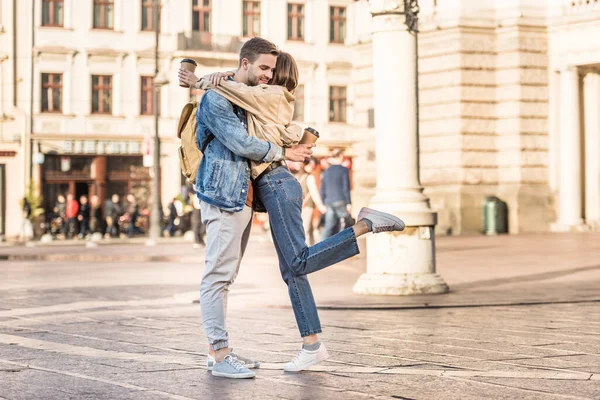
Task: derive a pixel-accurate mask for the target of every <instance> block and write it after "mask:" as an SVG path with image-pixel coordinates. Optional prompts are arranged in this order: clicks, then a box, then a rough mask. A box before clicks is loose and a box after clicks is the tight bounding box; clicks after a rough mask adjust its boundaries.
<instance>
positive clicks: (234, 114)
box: [179, 38, 312, 378]
mask: <svg viewBox="0 0 600 400" xmlns="http://www.w3.org/2000/svg"><path fill="white" fill-rule="evenodd" d="M278 54H279V53H278V51H277V47H276V46H275V45H274V44H272V43H271V42H269V41H267V40H264V39H261V38H253V39H250V40H249V41H248V42H246V43H245V44H244V46H243V47H242V50H241V52H240V65H239V68H238V70H237V71H236V73H235V75H234V77H233V79H234V80H236V81H238V82H241V83H245V84H247V85H251V86H254V85H258V84H266V83H268V82H269V80H270V79H271V78H272V76H273V70H274V68H275V63H276V61H277V56H278ZM179 79H180V80H181V81H183V82H186V83H187V84H189V85H190V86H193V85H194V84H195V80H196V77H195V76H194V75H193V74H192V73H190V72H189V71H184V70H180V71H179ZM197 122H198V128H197V129H198V130H197V134H196V140H197V143H198V147H199V148H201V149H202V148H204V147H205V146H206V149H205V151H204V156H203V157H202V161H201V162H200V166H199V169H198V175H197V178H196V188H197V192H198V197H199V198H200V200H201V206H200V209H201V214H202V219H203V222H204V224H205V225H206V255H205V262H206V268H205V271H204V276H203V278H202V285H201V289H200V304H201V308H202V322H203V325H204V330H205V333H206V335H207V337H208V340H209V343H210V351H209V357H208V363H207V366H208V368H209V369H212V374H213V375H215V376H221V377H227V378H252V377H254V376H255V374H254V372H252V371H250V370H249V369H248V368H247V367H251V368H252V367H257V366H258V363H256V362H254V361H252V360H249V359H246V358H243V357H241V356H239V355H235V354H232V352H231V349H230V348H229V336H228V334H227V331H226V329H225V311H226V307H227V294H228V291H229V286H230V285H231V283H233V281H234V279H235V277H236V275H237V272H238V269H239V266H240V262H241V259H242V256H243V254H244V250H245V248H246V245H247V243H248V237H249V235H250V228H251V221H252V208H251V204H252V185H251V182H250V163H249V160H254V161H258V162H273V161H274V162H277V161H282V160H283V159H284V158H285V159H288V160H292V161H303V160H304V159H305V158H307V157H309V156H310V155H311V154H312V150H311V147H312V145H297V146H293V147H290V148H287V149H283V148H282V147H279V146H277V145H276V144H273V143H269V142H265V141H262V140H259V139H257V138H255V137H252V136H248V132H247V119H246V112H245V111H244V110H243V109H241V108H239V107H237V106H234V105H232V104H231V103H230V102H229V101H228V100H226V99H225V98H224V97H222V96H221V95H220V94H218V93H216V92H215V91H211V90H209V91H207V92H206V93H205V94H204V96H203V97H202V100H201V102H200V105H199V107H198V115H197ZM213 138H214V139H213Z"/></svg>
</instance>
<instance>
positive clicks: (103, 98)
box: [92, 75, 112, 114]
mask: <svg viewBox="0 0 600 400" xmlns="http://www.w3.org/2000/svg"><path fill="white" fill-rule="evenodd" d="M111 112H112V76H110V75H92V114H110V113H111Z"/></svg>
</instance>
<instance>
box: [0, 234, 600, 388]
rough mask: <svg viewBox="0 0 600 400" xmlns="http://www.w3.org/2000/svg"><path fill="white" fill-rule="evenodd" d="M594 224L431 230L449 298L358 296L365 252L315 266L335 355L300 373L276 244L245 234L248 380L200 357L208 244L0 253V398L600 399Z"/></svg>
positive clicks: (240, 341) (240, 294)
mask: <svg viewBox="0 0 600 400" xmlns="http://www.w3.org/2000/svg"><path fill="white" fill-rule="evenodd" d="M590 236H592V238H590V237H589V236H586V235H573V236H568V235H556V236H553V235H541V236H524V237H520V238H518V239H519V240H515V239H514V238H512V237H504V238H502V237H498V238H458V240H455V238H441V239H440V240H439V242H438V243H439V252H438V255H439V257H438V260H439V267H440V268H439V270H440V273H441V274H442V276H444V278H445V279H446V280H447V281H448V283H449V284H450V286H451V287H452V288H453V290H454V291H453V292H452V293H450V294H448V295H443V296H423V297H412V298H382V297H380V296H378V297H362V296H354V295H353V294H352V291H351V287H352V284H353V283H354V281H355V280H356V278H357V277H358V276H359V275H360V273H362V272H363V271H364V257H356V258H354V259H352V260H349V261H348V262H346V263H343V264H341V265H339V266H336V267H334V268H330V269H326V270H324V271H321V272H319V273H317V274H315V275H313V276H311V278H310V279H311V283H312V284H313V287H314V292H315V296H316V299H317V302H318V304H324V305H325V307H323V309H322V310H321V311H320V317H321V321H322V325H323V329H324V332H323V334H322V335H321V338H322V340H323V342H324V343H325V344H326V345H327V348H328V350H329V352H330V354H331V358H330V359H328V360H327V361H325V362H324V363H322V364H319V365H317V366H314V367H312V368H311V369H310V370H309V371H305V372H302V373H299V374H289V373H285V372H283V371H282V364H283V363H284V362H287V361H288V360H289V359H290V358H291V357H293V355H294V354H295V353H296V351H297V350H298V348H299V338H298V332H297V329H296V326H295V320H294V318H293V315H292V312H291V309H290V307H289V300H288V299H287V293H286V288H285V285H284V284H283V283H282V282H281V278H280V277H279V271H278V269H277V267H276V266H277V264H276V260H275V257H274V253H272V244H271V243H270V242H269V241H268V240H266V239H265V238H264V237H254V238H253V239H252V241H251V245H250V248H249V254H248V257H247V258H246V261H245V262H244V264H243V265H242V269H241V272H240V274H239V277H238V280H237V282H236V284H235V285H234V286H233V288H232V291H231V294H230V299H229V300H230V301H229V313H228V316H229V318H228V327H229V331H230V334H231V338H232V345H233V346H234V347H235V348H236V351H238V352H240V353H242V354H244V355H246V356H250V357H253V358H256V359H259V360H260V361H261V362H262V363H263V364H262V368H261V369H259V370H258V371H257V373H258V376H257V378H256V379H254V380H249V381H243V382H238V381H228V380H223V379H219V378H214V377H212V376H211V375H210V373H209V372H207V371H206V368H205V356H206V350H207V349H206V343H205V339H204V334H203V331H202V323H201V315H200V311H199V306H198V305H197V304H194V303H193V300H194V298H195V297H196V296H197V287H198V285H199V281H200V276H201V273H202V264H201V260H202V259H203V255H202V250H195V249H191V248H190V246H188V245H180V244H173V245H169V246H166V245H165V246H157V247H155V248H152V250H148V251H149V252H151V254H154V255H161V256H162V257H164V258H163V259H162V261H161V260H159V261H154V262H145V263H143V262H133V261H132V262H125V261H123V260H122V259H121V260H120V261H119V262H107V261H106V260H101V261H97V262H94V263H87V262H82V261H81V260H79V261H61V262H52V261H48V260H46V261H43V262H36V261H31V260H29V261H0V298H2V300H3V305H2V309H0V399H10V400H13V399H25V398H26V399H44V400H46V399H63V398H73V399H88V398H89V399H110V400H113V399H117V400H120V399H209V398H214V399H247V398H249V396H250V397H251V398H257V399H371V398H373V399H419V400H421V399H448V398H460V399H483V398H491V399H600V379H599V374H600V371H599V370H598V368H600V293H598V290H599V289H598V288H600V270H599V268H597V267H596V266H595V265H594V264H598V263H599V262H598V261H599V260H600V257H599V256H598V255H600V245H599V243H598V240H597V239H598V238H600V236H598V235H590ZM60 249H61V251H63V250H67V247H61V248H60ZM145 249H146V248H145V247H142V246H138V247H135V246H131V245H120V246H114V249H113V248H111V247H110V246H106V247H105V248H103V249H102V251H104V252H112V251H113V250H114V251H117V252H121V253H120V254H126V253H127V252H129V253H132V252H143V251H144V250H145ZM13 250H14V249H13ZM13 250H11V249H7V248H3V249H2V251H13ZM18 250H19V251H23V252H31V253H30V254H32V255H35V254H36V253H35V252H36V251H39V252H41V253H40V254H42V255H43V254H46V253H44V252H51V251H56V248H52V247H47V248H42V249H36V248H34V249H31V248H25V247H23V248H19V249H18ZM68 251H70V250H68ZM77 251H82V252H86V251H90V252H92V253H89V254H96V255H95V256H94V257H96V256H97V257H102V252H99V251H100V250H99V249H97V248H96V249H80V250H77ZM95 252H99V253H95ZM532 252H533V253H534V254H532ZM535 253H537V259H536V256H535V255H536V254H535ZM28 254H29V253H28ZM48 254H50V253H48ZM73 254H75V255H76V254H77V253H76V252H75V253H73ZM83 254H87V253H83ZM178 254H179V256H178ZM113 256H114V253H113ZM111 257H112V256H111ZM119 257H121V256H119ZM171 257H175V258H173V259H175V260H176V261H165V260H171ZM177 257H179V258H177ZM121 258H122V257H121ZM134 261H135V260H134ZM359 299H362V300H360V301H359ZM522 300H530V301H532V302H531V303H529V304H526V303H520V302H521V301H522ZM533 300H535V301H537V302H536V303H535V304H534V303H533ZM492 301H498V302H501V303H502V304H504V305H502V306H497V305H494V304H493V302H492ZM431 305H438V307H432V306H431Z"/></svg>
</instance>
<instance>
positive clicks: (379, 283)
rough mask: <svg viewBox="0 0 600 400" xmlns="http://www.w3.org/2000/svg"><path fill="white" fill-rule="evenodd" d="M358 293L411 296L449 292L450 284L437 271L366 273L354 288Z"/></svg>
mask: <svg viewBox="0 0 600 400" xmlns="http://www.w3.org/2000/svg"><path fill="white" fill-rule="evenodd" d="M352 290H353V292H354V293H357V294H371V295H386V296H410V295H418V294H442V293H448V290H449V288H448V285H447V284H446V282H444V280H443V279H442V277H441V276H440V275H438V274H436V273H411V274H379V273H368V272H367V273H365V274H362V275H361V276H360V278H358V281H356V283H355V284H354V288H353V289H352Z"/></svg>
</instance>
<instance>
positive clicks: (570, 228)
mask: <svg viewBox="0 0 600 400" xmlns="http://www.w3.org/2000/svg"><path fill="white" fill-rule="evenodd" d="M550 229H551V231H552V232H557V233H564V232H590V231H591V229H590V226H588V225H587V224H584V223H583V220H579V222H576V223H565V222H556V223H554V224H552V225H551V226H550Z"/></svg>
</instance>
